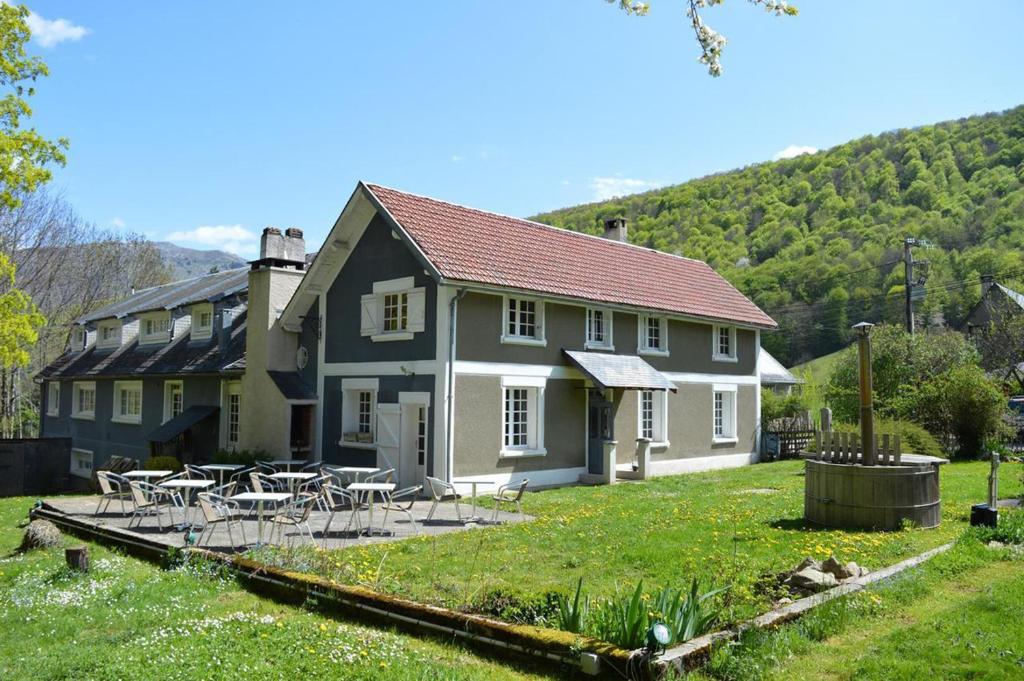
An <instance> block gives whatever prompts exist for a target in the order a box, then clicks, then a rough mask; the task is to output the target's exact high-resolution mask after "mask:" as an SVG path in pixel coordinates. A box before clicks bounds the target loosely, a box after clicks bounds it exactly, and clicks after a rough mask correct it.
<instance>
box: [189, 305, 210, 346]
mask: <svg viewBox="0 0 1024 681" xmlns="http://www.w3.org/2000/svg"><path fill="white" fill-rule="evenodd" d="M191 333H192V340H201V339H204V338H209V337H210V336H212V335H213V305H211V304H209V303H203V304H201V305H193V306H192V332H191Z"/></svg>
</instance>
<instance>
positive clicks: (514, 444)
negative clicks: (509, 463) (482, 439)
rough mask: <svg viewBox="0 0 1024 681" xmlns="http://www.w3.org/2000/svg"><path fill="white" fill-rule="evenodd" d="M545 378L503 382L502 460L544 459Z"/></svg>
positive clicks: (507, 378)
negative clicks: (530, 457)
mask: <svg viewBox="0 0 1024 681" xmlns="http://www.w3.org/2000/svg"><path fill="white" fill-rule="evenodd" d="M544 386H545V379H544V378H542V377H537V378H535V377H524V376H506V377H503V378H502V381H501V397H502V400H501V401H502V447H501V456H504V457H514V456H544V455H545V454H546V453H547V450H545V449H544Z"/></svg>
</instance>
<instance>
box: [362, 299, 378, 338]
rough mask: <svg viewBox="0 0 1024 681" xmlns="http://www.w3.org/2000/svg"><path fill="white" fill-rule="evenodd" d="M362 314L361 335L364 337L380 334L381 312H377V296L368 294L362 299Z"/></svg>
mask: <svg viewBox="0 0 1024 681" xmlns="http://www.w3.org/2000/svg"><path fill="white" fill-rule="evenodd" d="M360 307H361V308H362V309H361V312H360V316H359V333H360V335H363V336H372V335H373V334H375V333H379V332H380V325H379V324H378V321H377V320H378V317H379V316H380V312H379V311H378V310H377V296H375V295H373V294H372V293H368V294H366V295H365V296H363V297H362V298H360Z"/></svg>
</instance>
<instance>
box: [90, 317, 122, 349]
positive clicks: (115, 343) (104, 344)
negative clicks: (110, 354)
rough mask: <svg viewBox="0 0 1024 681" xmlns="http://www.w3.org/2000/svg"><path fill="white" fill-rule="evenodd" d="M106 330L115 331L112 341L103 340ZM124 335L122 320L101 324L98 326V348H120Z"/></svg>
mask: <svg viewBox="0 0 1024 681" xmlns="http://www.w3.org/2000/svg"><path fill="white" fill-rule="evenodd" d="M106 328H110V329H114V331H115V333H114V338H113V339H112V340H104V339H103V330H104V329H106ZM123 335H124V325H123V324H121V322H120V320H113V321H107V322H101V323H99V324H97V325H96V347H97V348H100V349H107V348H116V347H120V345H121V337H122V336H123Z"/></svg>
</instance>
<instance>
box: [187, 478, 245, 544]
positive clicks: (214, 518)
mask: <svg viewBox="0 0 1024 681" xmlns="http://www.w3.org/2000/svg"><path fill="white" fill-rule="evenodd" d="M228 484H229V485H230V484H234V483H228ZM225 486H226V485H225ZM197 496H198V499H199V508H200V509H201V510H202V512H203V521H204V524H203V530H202V532H200V533H199V539H198V540H197V541H196V546H202V545H203V538H204V537H205V538H206V540H207V541H208V540H209V539H210V537H212V536H213V530H214V528H215V526H216V525H217V524H218V523H220V524H223V525H224V526H225V527H226V528H227V530H228V539H229V540H230V541H231V548H235V546H236V544H235V535H234V533H233V532H232V531H231V526H232V525H238V528H239V529H240V530H241V532H242V546H245V545H246V544H248V543H249V542H248V541H246V539H245V524H244V523H243V522H242V518H243V516H244V514H243V513H242V509H241V507H240V506H239V505H238V502H237V501H231V500H230V499H227V498H225V497H224V496H221V495H220V494H214V493H213V492H200V493H199V494H198V495H197Z"/></svg>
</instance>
